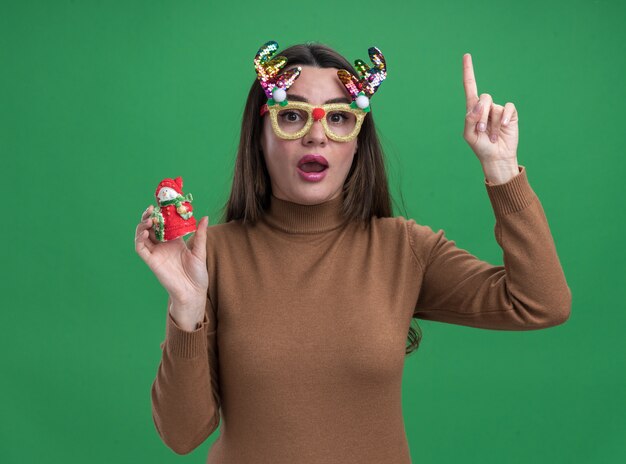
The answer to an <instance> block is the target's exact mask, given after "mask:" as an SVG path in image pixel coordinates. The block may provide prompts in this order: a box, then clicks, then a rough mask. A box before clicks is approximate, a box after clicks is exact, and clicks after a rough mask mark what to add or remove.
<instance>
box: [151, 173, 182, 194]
mask: <svg viewBox="0 0 626 464" xmlns="http://www.w3.org/2000/svg"><path fill="white" fill-rule="evenodd" d="M165 187H169V188H171V189H174V190H176V193H178V194H179V195H182V194H183V178H182V177H180V176H178V177H177V178H175V179H170V178H167V179H163V180H162V181H161V182H160V183H159V186H158V187H157V188H156V191H155V192H154V195H155V196H156V197H157V198H158V196H159V192H160V191H161V189H162V188H165Z"/></svg>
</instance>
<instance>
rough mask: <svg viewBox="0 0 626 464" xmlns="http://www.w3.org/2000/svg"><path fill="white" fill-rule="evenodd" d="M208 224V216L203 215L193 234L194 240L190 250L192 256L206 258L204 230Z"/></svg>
mask: <svg viewBox="0 0 626 464" xmlns="http://www.w3.org/2000/svg"><path fill="white" fill-rule="evenodd" d="M208 226H209V216H204V217H203V218H202V219H200V222H199V223H198V227H197V229H196V232H195V234H194V241H193V246H192V249H191V252H192V253H193V254H194V256H196V257H198V258H199V259H201V260H205V259H206V230H207V227H208Z"/></svg>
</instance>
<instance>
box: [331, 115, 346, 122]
mask: <svg viewBox="0 0 626 464" xmlns="http://www.w3.org/2000/svg"><path fill="white" fill-rule="evenodd" d="M346 119H348V117H347V116H346V115H345V114H343V113H332V114H331V115H330V122H335V123H339V122H343V121H345V120H346Z"/></svg>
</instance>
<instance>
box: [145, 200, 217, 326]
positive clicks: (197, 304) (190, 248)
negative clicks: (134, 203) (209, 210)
mask: <svg viewBox="0 0 626 464" xmlns="http://www.w3.org/2000/svg"><path fill="white" fill-rule="evenodd" d="M153 208H154V206H153V205H150V206H149V207H148V208H147V209H146V210H145V211H144V213H143V215H142V216H141V222H140V223H139V224H138V225H137V229H136V231H135V251H136V252H137V254H138V255H139V256H140V257H141V259H143V260H144V261H145V262H146V264H147V265H148V266H149V267H150V269H151V270H152V272H154V274H155V275H156V277H157V279H158V280H159V282H160V283H161V284H162V285H163V287H165V289H166V290H167V292H168V293H169V295H170V297H171V299H172V301H174V302H176V303H177V307H179V308H184V307H190V308H198V310H199V309H202V310H204V307H205V305H204V301H206V293H207V289H208V286H209V276H208V271H207V267H206V235H207V231H206V229H207V225H208V217H206V216H205V217H203V218H202V219H201V220H200V221H199V223H198V225H197V230H196V232H195V233H194V234H193V236H192V237H191V238H189V240H187V242H186V243H185V241H184V240H183V237H178V238H177V239H175V240H170V241H167V242H160V241H158V240H157V239H156V237H155V234H154V229H153V228H152V220H151V219H150V214H151V213H152V209H153ZM189 316H190V318H191V316H193V317H198V318H199V317H200V314H194V315H189ZM181 319H182V318H181Z"/></svg>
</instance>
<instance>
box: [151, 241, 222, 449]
mask: <svg viewBox="0 0 626 464" xmlns="http://www.w3.org/2000/svg"><path fill="white" fill-rule="evenodd" d="M190 240H193V237H191V238H190V239H189V240H188V243H189V241H190ZM171 304H173V302H172V300H171V298H169V297H168V311H167V319H166V328H165V341H164V342H163V343H161V350H162V356H161V362H160V364H159V367H158V370H157V374H156V378H155V380H154V382H153V384H152V389H151V398H152V418H153V420H154V425H155V427H156V429H157V432H158V433H159V436H160V437H161V439H162V440H163V442H164V443H165V444H166V445H167V446H168V447H169V448H171V449H172V450H173V451H174V452H176V453H178V454H187V453H190V452H191V451H193V450H194V449H195V448H197V447H198V446H199V445H200V444H201V443H202V442H204V440H206V439H207V438H208V437H209V436H210V435H211V434H212V433H213V432H214V431H215V430H216V429H217V427H218V425H219V422H220V393H219V382H218V353H217V344H216V325H215V317H214V316H215V315H216V313H215V311H214V308H213V305H212V303H211V300H210V299H209V298H207V299H206V308H205V312H204V320H203V321H202V322H201V323H200V327H199V328H197V329H195V330H192V331H188V330H184V329H183V328H181V327H180V326H179V325H178V324H177V323H176V321H175V319H174V318H173V317H172V314H171V313H172V311H171V309H172V308H171V307H170V305H171Z"/></svg>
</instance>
